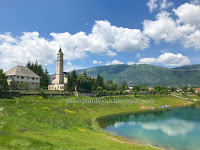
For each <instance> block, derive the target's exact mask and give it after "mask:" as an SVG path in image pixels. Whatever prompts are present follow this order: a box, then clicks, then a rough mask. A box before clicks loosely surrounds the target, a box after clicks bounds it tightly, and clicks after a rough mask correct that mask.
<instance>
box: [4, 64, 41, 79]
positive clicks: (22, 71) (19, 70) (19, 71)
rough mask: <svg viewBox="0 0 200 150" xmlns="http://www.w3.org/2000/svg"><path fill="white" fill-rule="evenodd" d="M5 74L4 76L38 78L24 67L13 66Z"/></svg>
mask: <svg viewBox="0 0 200 150" xmlns="http://www.w3.org/2000/svg"><path fill="white" fill-rule="evenodd" d="M5 74H6V76H23V77H32V78H40V77H39V76H38V75H37V74H35V73H34V72H33V71H31V70H30V69H29V68H27V67H24V66H15V67H13V68H11V69H9V70H7V71H6V72H5Z"/></svg>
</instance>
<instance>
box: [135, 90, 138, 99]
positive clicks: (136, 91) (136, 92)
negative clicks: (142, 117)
mask: <svg viewBox="0 0 200 150" xmlns="http://www.w3.org/2000/svg"><path fill="white" fill-rule="evenodd" d="M137 94H138V90H137V89H135V90H134V95H135V97H136V96H137Z"/></svg>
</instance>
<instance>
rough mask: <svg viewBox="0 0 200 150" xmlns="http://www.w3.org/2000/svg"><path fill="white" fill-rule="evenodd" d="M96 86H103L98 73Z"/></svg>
mask: <svg viewBox="0 0 200 150" xmlns="http://www.w3.org/2000/svg"><path fill="white" fill-rule="evenodd" d="M96 86H97V87H102V88H104V82H103V77H102V76H100V74H98V75H97V80H96Z"/></svg>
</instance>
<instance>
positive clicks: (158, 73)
mask: <svg viewBox="0 0 200 150" xmlns="http://www.w3.org/2000/svg"><path fill="white" fill-rule="evenodd" d="M76 71H77V73H78V74H80V73H83V72H84V71H86V72H87V74H88V75H89V76H92V77H95V78H96V77H97V75H98V73H99V74H100V75H101V76H103V78H104V81H107V80H113V82H115V83H117V84H121V83H122V81H126V82H127V84H128V85H135V84H137V85H143V84H145V85H147V86H154V85H162V86H174V87H178V86H182V85H183V86H186V85H200V65H188V66H182V67H177V68H165V67H161V66H153V65H148V64H138V65H136V64H135V65H125V64H119V65H109V66H98V67H93V68H88V69H80V70H76Z"/></svg>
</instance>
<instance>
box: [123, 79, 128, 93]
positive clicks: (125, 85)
mask: <svg viewBox="0 0 200 150" xmlns="http://www.w3.org/2000/svg"><path fill="white" fill-rule="evenodd" d="M122 90H123V91H125V90H128V84H127V83H126V82H125V81H123V82H122Z"/></svg>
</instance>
